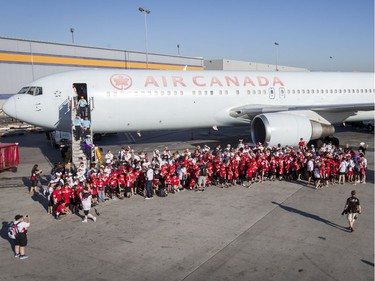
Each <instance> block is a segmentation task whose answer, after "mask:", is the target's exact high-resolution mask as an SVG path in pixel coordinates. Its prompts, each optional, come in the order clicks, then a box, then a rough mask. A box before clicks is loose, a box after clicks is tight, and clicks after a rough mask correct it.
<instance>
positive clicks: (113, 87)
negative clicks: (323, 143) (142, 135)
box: [3, 69, 375, 145]
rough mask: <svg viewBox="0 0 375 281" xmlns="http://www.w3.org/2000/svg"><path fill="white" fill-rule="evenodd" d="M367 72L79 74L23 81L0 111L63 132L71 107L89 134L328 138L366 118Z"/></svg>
mask: <svg viewBox="0 0 375 281" xmlns="http://www.w3.org/2000/svg"><path fill="white" fill-rule="evenodd" d="M374 81H375V79H374V73H327V72H245V71H182V70H181V71H167V70H151V71H150V70H123V69H86V70H76V71H68V72H62V73H57V74H53V75H49V76H46V77H44V78H40V79H37V80H35V81H34V82H31V83H30V84H28V85H26V86H25V87H23V88H22V89H21V90H20V91H19V92H18V94H16V95H13V96H11V97H10V98H9V99H8V100H7V101H6V102H5V104H4V105H3V111H4V112H5V113H6V114H7V115H9V116H11V117H13V118H16V119H18V120H20V121H24V122H26V123H30V124H32V125H36V126H40V127H43V128H46V129H49V130H60V131H70V129H71V126H72V116H71V112H70V106H71V104H72V100H73V99H74V98H75V99H76V98H77V97H78V98H80V97H81V96H83V97H84V98H85V99H86V100H87V101H88V102H89V104H90V109H91V116H90V118H91V124H92V130H93V132H95V133H116V132H140V131H147V130H171V129H192V128H213V129H215V130H216V129H218V128H220V127H223V126H235V125H244V126H251V137H252V140H253V142H254V143H262V144H268V145H277V144H281V145H296V144H297V143H298V142H299V141H300V139H301V138H302V139H303V140H305V141H311V140H321V139H322V138H326V139H327V138H330V137H331V140H332V142H335V143H336V144H338V140H337V139H336V138H332V136H333V134H334V132H335V128H334V125H336V124H340V123H342V122H348V121H361V120H371V119H374V94H375V85H374V84H375V82H374Z"/></svg>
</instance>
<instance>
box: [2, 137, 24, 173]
mask: <svg viewBox="0 0 375 281" xmlns="http://www.w3.org/2000/svg"><path fill="white" fill-rule="evenodd" d="M19 163H20V155H19V152H18V144H17V143H0V171H2V170H6V169H9V168H17V167H18V165H19Z"/></svg>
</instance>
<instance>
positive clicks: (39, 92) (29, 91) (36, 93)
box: [18, 87, 43, 96]
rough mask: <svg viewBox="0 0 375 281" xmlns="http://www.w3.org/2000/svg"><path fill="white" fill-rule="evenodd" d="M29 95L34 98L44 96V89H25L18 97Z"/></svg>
mask: <svg viewBox="0 0 375 281" xmlns="http://www.w3.org/2000/svg"><path fill="white" fill-rule="evenodd" d="M23 94H28V95H32V96H39V95H42V94H43V90H42V87H23V88H22V89H21V90H20V91H19V92H18V95H23Z"/></svg>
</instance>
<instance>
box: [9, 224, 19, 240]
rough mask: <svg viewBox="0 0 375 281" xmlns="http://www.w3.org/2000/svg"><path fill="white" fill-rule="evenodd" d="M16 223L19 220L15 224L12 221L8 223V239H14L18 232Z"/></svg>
mask: <svg viewBox="0 0 375 281" xmlns="http://www.w3.org/2000/svg"><path fill="white" fill-rule="evenodd" d="M18 224H19V222H18V223H16V224H15V223H14V222H13V221H12V222H11V223H10V224H9V227H8V236H9V238H10V239H16V238H17V236H18V234H19V233H20V232H19V231H18V227H17V226H18Z"/></svg>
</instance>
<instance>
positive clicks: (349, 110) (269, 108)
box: [230, 103, 374, 123]
mask: <svg viewBox="0 0 375 281" xmlns="http://www.w3.org/2000/svg"><path fill="white" fill-rule="evenodd" d="M371 110H374V104H369V103H358V104H347V105H342V104H340V105H337V104H330V105H315V106H314V105H303V106H301V105H297V106H293V105H275V106H274V105H265V104H251V105H244V106H240V107H236V108H232V109H231V110H230V116H232V117H235V118H243V119H250V120H251V119H253V118H254V117H255V116H257V115H259V114H264V113H277V112H279V113H281V112H282V113H290V114H296V115H303V116H307V117H309V116H310V119H311V120H313V119H315V118H311V116H312V115H311V114H310V113H311V112H315V113H317V114H319V115H320V116H322V117H324V118H325V119H327V120H326V122H324V123H336V122H342V121H344V120H345V119H346V118H348V117H350V116H353V115H356V113H357V112H358V111H371ZM321 121H322V120H320V122H321Z"/></svg>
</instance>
